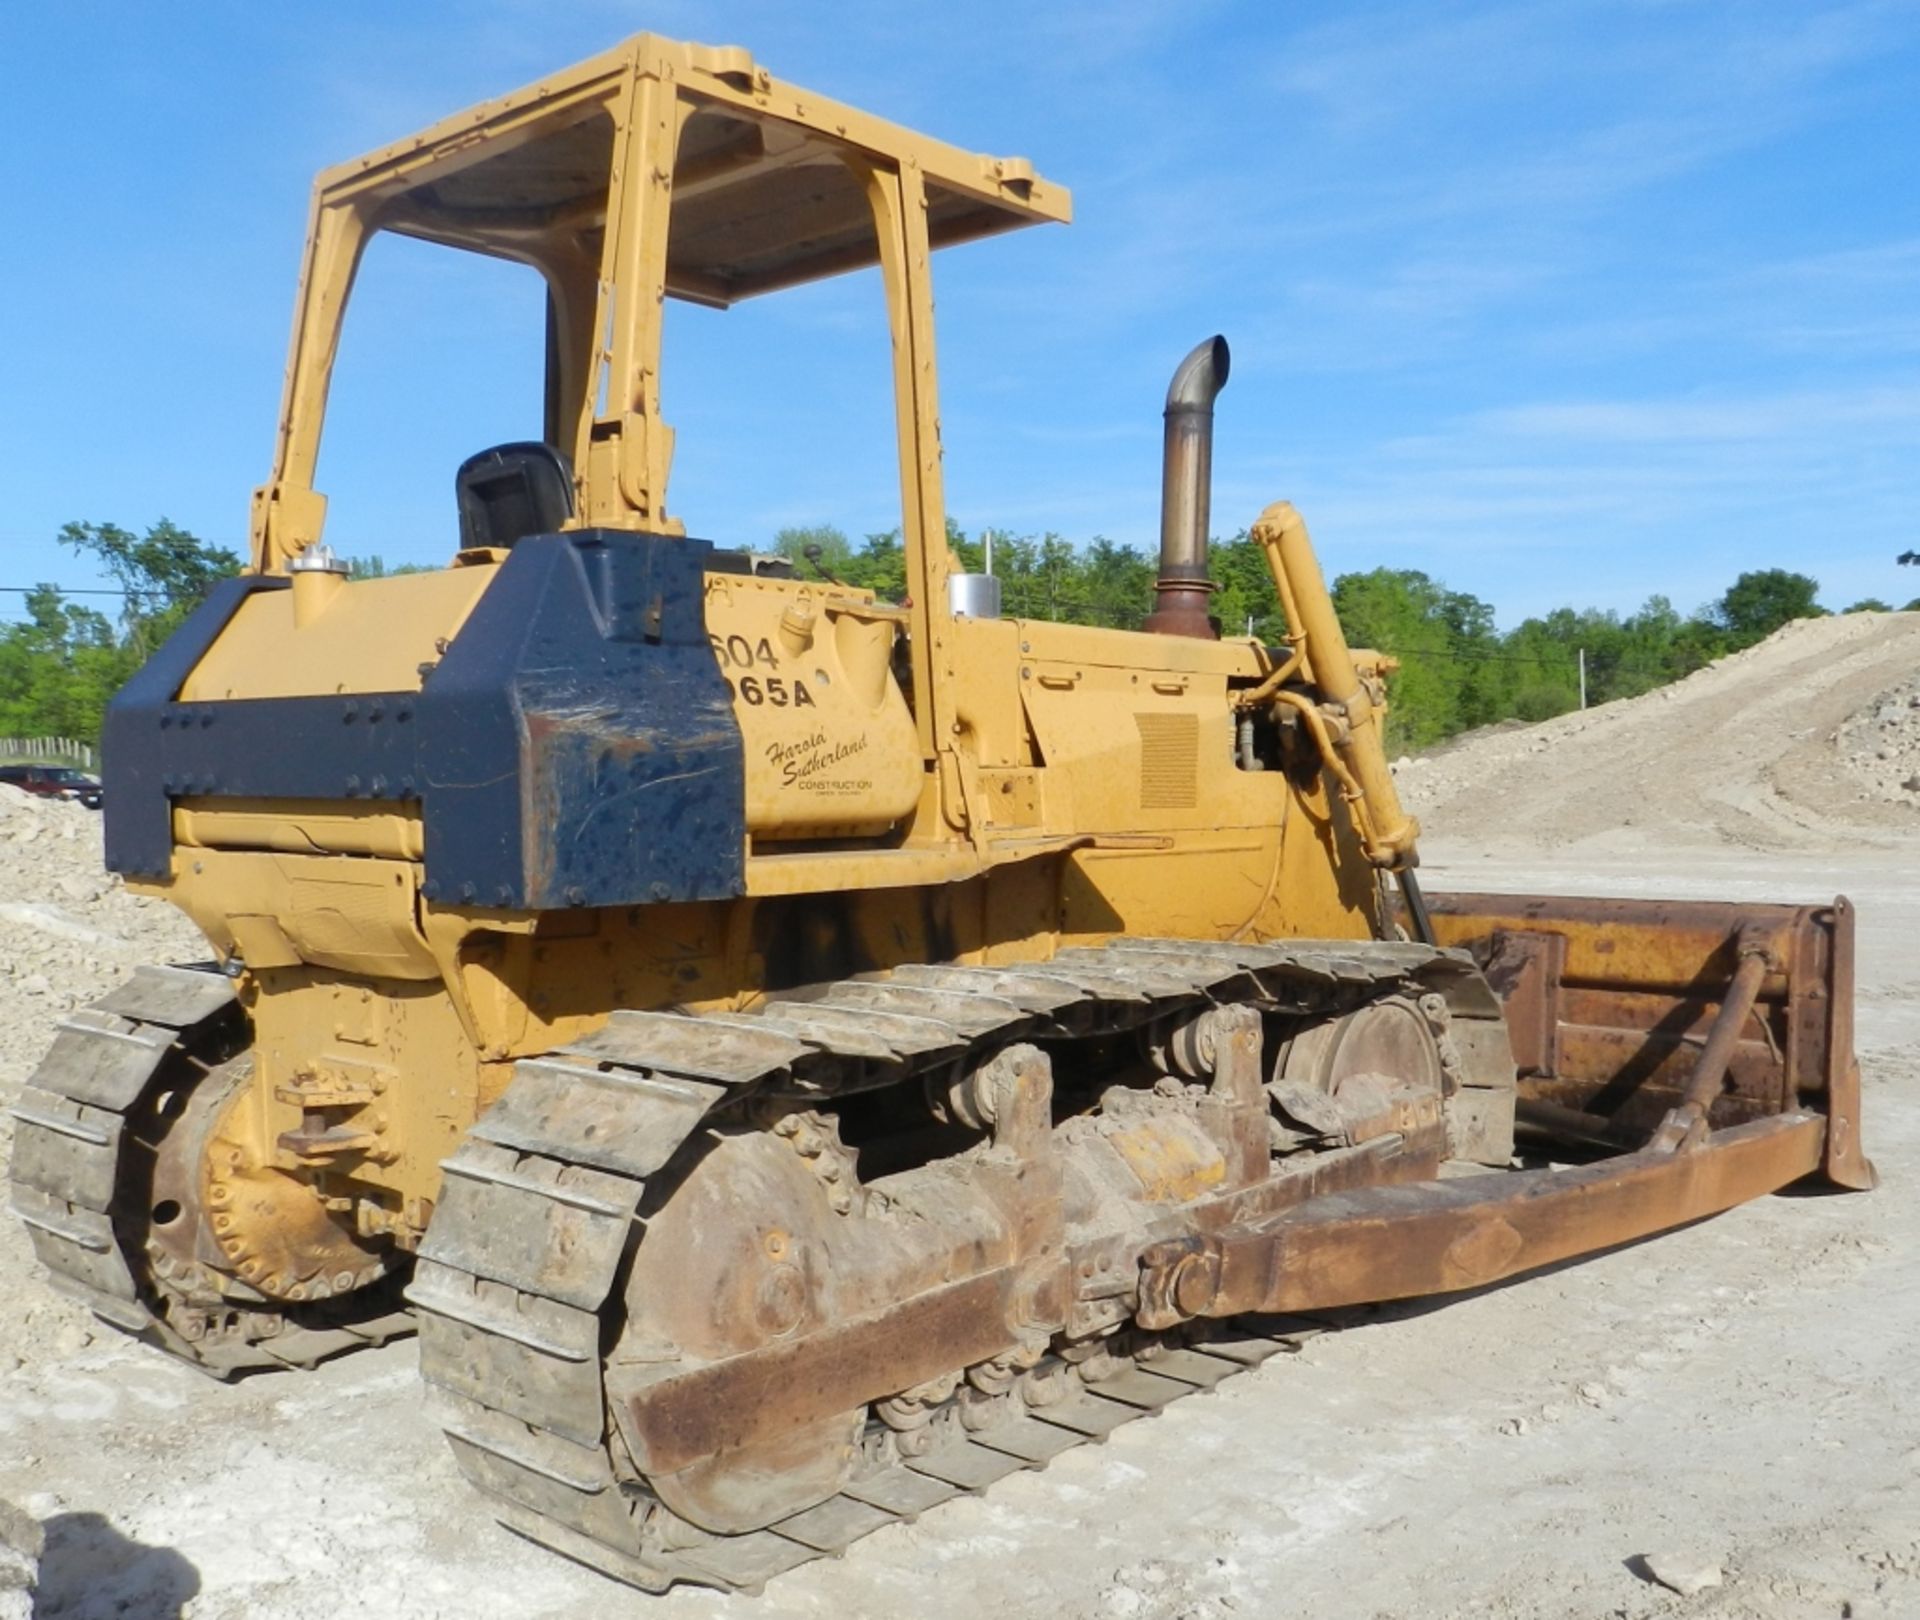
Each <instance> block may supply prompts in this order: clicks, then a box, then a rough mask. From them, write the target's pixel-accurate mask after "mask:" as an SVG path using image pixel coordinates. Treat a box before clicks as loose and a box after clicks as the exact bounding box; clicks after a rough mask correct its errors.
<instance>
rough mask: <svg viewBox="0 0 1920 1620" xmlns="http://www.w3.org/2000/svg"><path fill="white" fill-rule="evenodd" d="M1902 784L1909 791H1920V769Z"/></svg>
mask: <svg viewBox="0 0 1920 1620" xmlns="http://www.w3.org/2000/svg"><path fill="white" fill-rule="evenodd" d="M1900 785H1901V786H1902V787H1903V788H1905V789H1906V790H1907V792H1909V793H1920V771H1915V772H1914V774H1913V775H1912V776H1909V777H1908V778H1907V779H1906V781H1904V782H1902V783H1901V784H1900Z"/></svg>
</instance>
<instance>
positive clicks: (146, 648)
mask: <svg viewBox="0 0 1920 1620" xmlns="http://www.w3.org/2000/svg"><path fill="white" fill-rule="evenodd" d="M59 539H60V544H61V545H63V546H66V547H68V548H69V549H71V550H73V551H77V552H78V553H80V555H81V556H83V557H90V558H92V559H93V561H94V563H95V564H96V565H97V566H98V567H99V568H100V569H101V570H102V571H103V572H104V573H105V574H106V575H107V577H108V578H110V579H112V580H113V581H114V582H115V583H116V584H117V585H119V587H120V588H121V590H123V591H124V592H126V605H125V607H124V608H122V610H121V614H120V626H121V631H122V634H123V636H124V637H125V639H126V640H127V642H128V643H130V644H131V645H132V646H133V648H134V650H135V651H136V652H138V653H139V655H140V656H141V657H142V658H145V657H146V656H147V655H148V654H149V653H151V652H152V651H153V650H154V649H155V648H156V647H158V646H159V645H160V643H161V642H163V641H165V640H166V639H167V637H168V636H170V635H172V634H173V632H174V631H175V630H176V629H177V628H178V627H179V624H180V621H181V620H182V619H184V618H185V617H186V616H187V615H188V614H189V613H191V612H192V611H193V610H194V608H195V607H196V606H198V605H199V602H200V600H201V598H202V597H204V596H205V595H206V594H207V592H208V591H209V590H210V589H212V587H213V584H214V581H215V580H219V579H224V578H225V577H226V576H227V575H229V574H237V573H239V571H240V559H239V557H238V556H236V555H235V554H234V553H233V552H231V551H229V550H227V549H226V547H224V546H213V545H208V544H207V542H206V541H204V540H201V539H199V538H198V537H197V536H195V535H192V534H189V533H188V532H187V531H186V530H185V529H183V528H180V527H179V526H178V525H177V524H174V523H170V522H169V521H168V520H167V519H165V518H162V519H160V521H159V522H158V523H155V524H154V525H153V526H152V527H151V528H149V529H148V530H147V532H146V534H145V535H144V536H140V537H136V536H135V535H134V534H133V533H132V532H131V531H130V530H127V529H122V528H120V527H119V526H118V525H116V524H112V523H69V524H67V525H66V526H65V527H63V528H62V529H61V531H60V535H59Z"/></svg>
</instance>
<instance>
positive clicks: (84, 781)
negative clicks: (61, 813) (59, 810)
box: [0, 765, 101, 810]
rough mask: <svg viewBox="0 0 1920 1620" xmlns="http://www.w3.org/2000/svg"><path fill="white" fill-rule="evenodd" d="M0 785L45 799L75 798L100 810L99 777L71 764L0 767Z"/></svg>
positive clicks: (89, 806)
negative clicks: (15, 788)
mask: <svg viewBox="0 0 1920 1620" xmlns="http://www.w3.org/2000/svg"><path fill="white" fill-rule="evenodd" d="M0 785H4V786H7V787H17V788H18V789H20V791H21V792H22V793H32V794H35V795H36V796H38V797H40V798H43V799H72V800H75V801H77V802H78V803H80V804H84V805H85V806H86V807H87V808H88V809H89V810H98V809H99V808H100V799H101V789H100V780H99V778H98V777H94V776H89V775H87V773H86V772H85V771H77V770H75V769H74V768H73V767H72V766H71V765H0Z"/></svg>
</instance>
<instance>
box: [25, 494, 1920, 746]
mask: <svg viewBox="0 0 1920 1620" xmlns="http://www.w3.org/2000/svg"><path fill="white" fill-rule="evenodd" d="M947 539H948V544H949V545H950V546H951V547H952V548H953V550H954V551H955V552H956V553H957V554H958V556H959V558H960V562H961V565H962V566H963V567H965V568H968V569H970V570H973V571H976V572H978V571H981V570H982V569H984V567H985V564H986V553H987V550H988V548H989V545H990V546H991V550H992V554H993V572H994V573H995V574H996V575H997V576H998V577H999V579H1000V582H1001V595H1002V603H1003V611H1005V612H1006V613H1007V614H1008V615H1009V616H1012V617H1019V618H1031V619H1057V620H1064V621H1068V622H1072V623H1078V624H1099V625H1111V626H1115V627H1117V628H1121V629H1138V628H1139V626H1140V624H1141V622H1142V621H1143V620H1144V619H1145V618H1146V616H1147V613H1148V612H1149V611H1150V610H1151V607H1152V602H1153V580H1154V575H1155V572H1156V569H1155V563H1154V559H1152V558H1150V557H1148V556H1146V555H1145V554H1143V553H1142V552H1140V551H1139V550H1137V549H1136V548H1134V547H1132V546H1126V545H1120V544H1117V543H1115V542H1114V541H1111V540H1106V539H1102V538H1099V537H1095V538H1094V539H1093V540H1091V541H1089V542H1087V543H1086V544H1085V545H1075V544H1073V543H1072V542H1070V541H1068V540H1066V539H1064V538H1062V537H1061V536H1059V535H1055V534H1048V535H1040V536H1032V535H1014V534H1008V533H1003V532H1000V531H985V530H982V531H980V532H978V533H975V534H973V535H968V534H967V533H965V532H964V531H963V530H962V529H961V528H960V527H959V526H958V525H956V524H953V523H951V522H950V523H949V524H948V534H947ZM59 540H60V543H61V544H62V545H63V546H65V547H67V548H69V549H70V550H72V551H73V552H74V553H75V554H76V555H78V556H81V557H85V558H87V559H89V560H91V561H92V562H93V563H94V564H95V565H96V566H97V567H99V568H100V570H101V571H102V572H103V573H105V574H106V575H107V576H108V577H109V578H111V579H112V580H113V581H114V582H115V585H116V586H117V587H118V589H119V590H120V591H121V592H123V593H124V594H123V596H122V606H121V609H120V611H119V613H118V614H117V615H108V614H105V613H102V612H100V611H98V610H97V609H95V608H91V607H86V606H82V605H79V604H76V603H74V602H72V601H70V600H68V598H67V597H66V596H65V595H64V594H63V593H62V592H61V591H60V590H58V589H57V588H56V587H54V586H52V585H42V586H40V587H38V588H37V589H35V590H34V591H33V592H32V593H30V594H29V595H28V597H27V603H26V607H27V611H26V616H25V618H23V619H21V620H19V621H17V622H14V623H12V624H8V625H5V626H0V735H62V736H71V737H77V738H81V739H83V740H85V741H87V742H95V741H97V740H98V738H99V735H100V717H101V714H102V712H103V710H104V709H105V707H106V703H107V700H108V698H110V697H111V696H112V695H113V693H114V692H115V691H116V690H118V689H119V687H120V686H121V685H122V684H123V683H124V682H125V681H126V679H127V677H128V676H130V675H131V674H132V673H133V672H134V670H135V669H137V668H138V667H139V666H140V664H141V663H142V662H144V661H145V660H146V658H147V657H148V656H149V655H150V654H151V653H152V652H153V651H154V649H156V648H157V647H158V646H159V645H160V643H161V642H162V641H164V640H165V639H166V638H167V636H168V635H170V634H171V633H172V632H173V630H174V629H175V628H176V627H177V626H178V625H179V623H180V621H181V620H182V619H184V618H185V617H186V615H187V614H188V613H189V612H191V611H192V609H193V607H194V605H195V604H196V603H198V602H199V601H200V599H201V598H202V597H203V596H204V595H205V594H206V592H207V590H208V589H209V588H210V587H211V586H212V584H213V583H214V581H216V580H218V579H220V578H222V577H224V576H225V575H228V574H231V573H234V572H236V571H237V570H238V569H239V567H240V565H241V560H240V558H239V557H238V556H236V555H235V554H234V553H233V552H232V551H230V550H227V549H226V548H224V547H221V546H215V545H209V544H207V543H206V542H205V541H202V540H200V539H198V538H197V537H196V536H194V535H193V534H191V533H189V532H188V531H187V530H185V529H182V528H180V527H178V526H177V525H175V524H172V523H169V522H167V521H166V520H165V519H162V520H161V521H160V522H158V523H156V524H154V525H153V526H151V527H150V528H149V529H148V530H147V531H146V533H145V534H144V535H135V534H134V533H132V532H131V531H130V530H126V529H122V528H119V527H117V526H115V525H113V524H110V523H69V524H68V525H66V527H65V528H63V529H62V530H61V532H60V536H59ZM774 549H775V550H776V551H778V552H779V553H781V554H783V555H785V556H787V557H789V558H791V559H792V560H793V562H794V564H795V566H796V568H797V569H798V570H799V572H801V573H802V574H803V575H816V576H818V577H821V578H825V579H833V580H838V581H841V582H843V583H845V584H847V585H852V586H859V587H866V588H870V589H872V590H874V591H876V592H878V593H879V594H880V595H881V596H883V597H886V598H888V599H890V600H894V601H898V600H900V599H901V598H902V597H904V596H905V594H906V589H907V583H906V551H905V547H904V546H903V544H902V542H901V537H900V534H899V531H898V530H894V531H890V532H888V533H885V534H872V535H868V536H866V537H865V538H864V539H863V540H862V541H860V542H859V543H858V544H855V543H854V542H852V541H850V540H849V539H848V537H847V536H846V535H845V534H844V533H843V532H841V531H840V530H838V529H835V528H832V527H830V526H824V525H822V526H816V527H811V528H791V529H783V530H782V531H780V533H779V534H778V535H777V536H776V537H775V539H774ZM1209 557H1210V566H1211V570H1212V575H1213V579H1214V581H1215V583H1216V585H1217V586H1218V587H1219V589H1218V591H1217V592H1216V594H1215V596H1214V611H1215V613H1216V614H1217V616H1218V617H1219V620H1220V624H1221V629H1222V633H1223V634H1225V635H1229V636H1237V635H1254V636H1258V637H1259V638H1260V639H1261V640H1263V641H1264V642H1267V643H1268V644H1270V645H1271V644H1278V643H1279V642H1280V640H1281V639H1282V637H1283V636H1284V634H1285V628H1286V627H1285V624H1284V622H1283V621H1282V619H1281V616H1280V606H1279V602H1278V600H1277V598H1276V596H1275V593H1274V589H1273V581H1272V579H1271V578H1270V576H1269V574H1268V571H1267V562H1266V557H1265V554H1264V553H1263V552H1262V551H1261V549H1260V548H1259V546H1257V545H1255V544H1254V543H1253V541H1252V540H1251V539H1250V538H1249V537H1248V536H1247V535H1246V533H1245V532H1244V531H1243V532H1241V533H1239V534H1236V535H1234V536H1233V537H1232V538H1230V539H1226V540H1216V541H1215V542H1214V543H1213V546H1212V548H1211V551H1210V553H1209ZM407 571H411V570H409V569H396V568H389V567H388V566H387V565H385V564H384V563H383V562H382V561H381V560H380V559H379V558H377V557H370V558H365V559H361V560H360V561H359V562H357V563H356V564H355V565H354V572H355V573H356V574H357V575H359V576H361V577H371V576H377V575H380V574H384V573H397V572H407ZM1818 595H1819V585H1818V583H1817V582H1816V581H1815V580H1814V579H1812V578H1811V577H1809V576H1808V575H1805V574H1799V573H1793V572H1791V571H1789V570H1786V569H1780V568H1770V569H1762V570H1756V571H1752V572H1748V573H1743V574H1742V575H1740V577H1739V578H1738V579H1736V580H1735V581H1734V582H1733V583H1732V584H1731V585H1730V586H1728V587H1727V589H1726V591H1725V592H1723V593H1722V594H1721V595H1720V596H1719V597H1718V598H1716V599H1715V600H1714V601H1713V602H1711V603H1709V604H1707V605H1705V606H1703V607H1701V608H1699V609H1698V610H1696V611H1695V612H1692V613H1689V614H1685V615H1683V614H1681V613H1680V612H1679V611H1678V610H1677V609H1676V608H1675V607H1674V605H1673V604H1672V602H1671V601H1669V600H1668V599H1667V598H1666V597H1664V596H1651V597H1649V598H1648V599H1647V601H1646V603H1645V605H1644V606H1642V607H1641V608H1640V609H1639V610H1638V611H1636V612H1634V613H1631V614H1626V615H1622V614H1619V613H1615V612H1611V611H1605V610H1601V609H1596V608H1573V607H1565V608H1558V609H1556V610H1554V611H1553V612H1551V613H1548V614H1545V615H1543V616H1540V617H1535V618H1529V619H1525V620H1523V621H1521V623H1519V624H1518V625H1516V626H1514V627H1513V628H1512V629H1511V630H1506V631H1502V630H1500V629H1499V628H1498V627H1497V626H1496V625H1495V623H1494V614H1493V608H1492V607H1491V606H1490V605H1489V604H1488V603H1486V602H1483V601H1482V600H1480V598H1478V597H1476V596H1473V595H1470V594H1469V593H1467V592H1465V591H1456V590H1452V589H1450V588H1449V587H1447V586H1446V585H1444V584H1443V583H1441V582H1440V581H1439V580H1436V579H1433V578H1432V577H1431V576H1429V575H1427V574H1425V573H1422V572H1421V571H1419V570H1418V569H1410V568H1374V569H1369V570H1367V571H1366V572H1363V573H1349V574H1342V575H1340V576H1339V577H1338V578H1336V579H1335V580H1334V582H1333V597H1334V605H1335V606H1336V607H1337V608H1338V610H1339V613H1340V620H1341V623H1342V624H1343V625H1344V626H1345V628H1346V632H1347V636H1348V639H1349V640H1350V641H1352V642H1353V644H1354V645H1355V646H1365V647H1373V648H1376V649H1378V650H1379V651H1381V652H1386V653H1391V654H1392V655H1393V656H1395V657H1396V658H1398V659H1399V660H1400V669H1399V670H1398V672H1397V673H1396V674H1395V675H1394V676H1393V677H1392V678H1391V680H1390V684H1389V695H1390V699H1391V703H1392V712H1391V715H1390V717H1389V720H1388V731H1389V737H1390V741H1391V744H1392V746H1393V747H1394V748H1396V749H1417V748H1423V747H1427V746H1429V745H1431V744H1433V743H1436V742H1439V741H1442V740H1443V739H1445V738H1447V737H1450V736H1452V735H1454V734H1455V733H1457V732H1460V731H1465V730H1469V729H1472V728H1473V727H1476V726H1484V725H1490V724H1493V723H1495V722H1497V721H1501V720H1522V721H1535V720H1545V719H1550V718H1551V717H1552V716H1554V715H1556V714H1564V713H1565V712H1566V711H1567V710H1569V709H1572V708H1575V707H1576V706H1577V705H1578V704H1579V701H1580V659H1581V654H1582V652H1584V654H1585V661H1586V689H1587V701H1588V702H1589V703H1605V702H1608V701H1610V700H1612V699H1614V698H1622V697H1635V696H1638V695H1639V694H1640V693H1642V692H1648V691H1651V690H1653V689H1654V688H1655V687H1657V686H1663V685H1666V684H1667V683H1668V682H1670V681H1675V680H1679V679H1680V678H1681V677H1682V676H1685V675H1688V674H1691V673H1692V672H1693V671H1694V670H1696V669H1699V668H1701V667H1703V666H1704V665H1706V664H1708V663H1711V662H1712V661H1713V660H1714V659H1716V658H1720V657H1724V656H1725V655H1726V654H1728V653H1730V652H1736V651H1738V650H1739V649H1741V648H1743V647H1749V646H1752V645H1753V644H1754V643H1755V642H1757V641H1760V640H1763V639H1764V638H1765V637H1767V636H1769V635H1771V634H1772V633H1773V632H1774V631H1775V630H1777V629H1778V628H1779V627H1780V626H1781V625H1783V624H1786V623H1787V622H1788V621H1790V620H1793V619H1802V618H1811V617H1816V616H1818V615H1820V614H1823V613H1824V612H1825V611H1826V610H1825V609H1823V608H1822V607H1820V605H1819V603H1818V600H1817V598H1818ZM1906 607H1907V609H1908V610H1910V611H1911V610H1915V609H1920V599H1916V600H1914V601H1911V602H1909V603H1907V604H1906ZM1869 610H1875V611H1887V610H1889V604H1888V603H1885V602H1882V601H1878V600H1872V599H1869V600H1866V601H1862V602H1856V603H1855V604H1854V605H1853V606H1852V607H1850V608H1848V609H1846V611H1847V612H1849V613H1852V612H1863V611H1869Z"/></svg>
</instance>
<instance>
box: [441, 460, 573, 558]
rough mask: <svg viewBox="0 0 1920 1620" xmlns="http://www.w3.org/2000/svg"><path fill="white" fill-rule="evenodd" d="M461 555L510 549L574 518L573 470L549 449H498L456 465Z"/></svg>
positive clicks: (455, 483) (455, 490)
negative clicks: (479, 550)
mask: <svg viewBox="0 0 1920 1620" xmlns="http://www.w3.org/2000/svg"><path fill="white" fill-rule="evenodd" d="M453 493H454V498H455V499H456V500H457V501H458V502H459V505H460V549H461V550H462V551H474V550H478V549H480V548H482V547H486V546H499V547H508V546H511V545H513V543H514V542H515V541H516V540H524V539H526V537H527V536H528V535H530V534H552V533H553V532H554V531H555V530H556V529H558V528H559V527H560V526H561V525H562V524H563V523H565V522H566V521H567V519H568V518H570V517H572V516H573V469H572V467H571V466H569V465H568V463H567V458H566V457H565V456H563V455H561V454H560V452H559V451H558V450H556V449H554V447H553V446H552V445H550V444H540V443H531V442H528V443H519V444H496V445H495V446H494V447H493V448H492V449H491V450H482V451H481V452H480V453H479V454H478V455H477V456H469V457H467V459H466V460H465V461H463V462H461V463H460V470H459V471H458V472H457V473H455V474H454V475H453Z"/></svg>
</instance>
